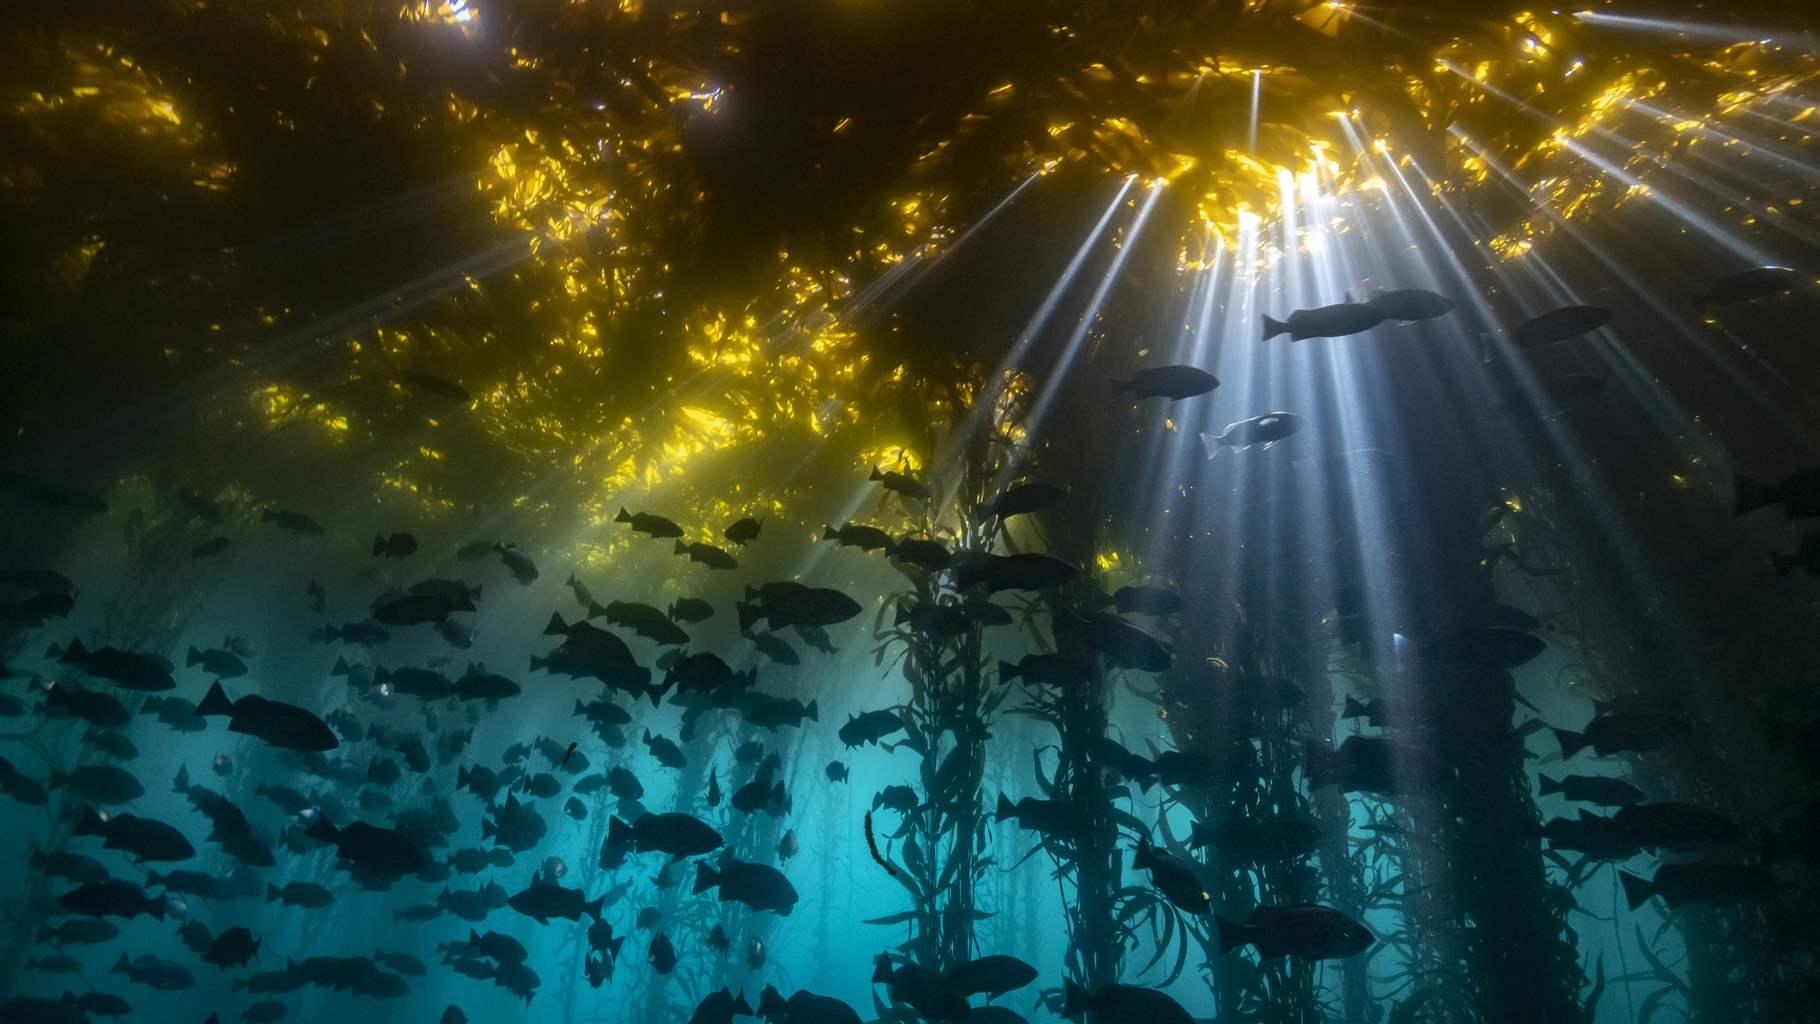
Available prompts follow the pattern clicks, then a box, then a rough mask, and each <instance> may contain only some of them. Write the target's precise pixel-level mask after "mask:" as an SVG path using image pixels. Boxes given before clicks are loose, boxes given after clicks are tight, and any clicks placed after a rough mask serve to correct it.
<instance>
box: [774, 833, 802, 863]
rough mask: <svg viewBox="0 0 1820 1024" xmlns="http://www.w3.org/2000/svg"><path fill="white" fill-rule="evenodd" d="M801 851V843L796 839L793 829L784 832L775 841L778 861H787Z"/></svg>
mask: <svg viewBox="0 0 1820 1024" xmlns="http://www.w3.org/2000/svg"><path fill="white" fill-rule="evenodd" d="M801 851H802V844H800V843H798V842H797V841H796V830H795V829H791V830H789V831H788V832H785V833H784V835H783V838H782V839H779V840H778V841H777V859H778V860H780V861H787V860H789V859H790V858H792V857H794V856H796V855H797V854H798V853H799V852H801Z"/></svg>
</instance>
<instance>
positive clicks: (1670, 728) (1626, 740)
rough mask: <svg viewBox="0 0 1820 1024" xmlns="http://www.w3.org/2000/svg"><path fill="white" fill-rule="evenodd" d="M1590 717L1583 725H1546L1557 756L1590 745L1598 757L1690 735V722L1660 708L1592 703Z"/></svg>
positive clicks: (1657, 745)
mask: <svg viewBox="0 0 1820 1024" xmlns="http://www.w3.org/2000/svg"><path fill="white" fill-rule="evenodd" d="M1594 708H1595V713H1594V717H1593V720H1592V721H1591V722H1589V723H1587V726H1586V728H1585V729H1583V730H1581V731H1580V732H1573V731H1571V730H1568V729H1550V730H1549V732H1551V733H1554V736H1555V742H1556V743H1558V744H1560V746H1561V757H1562V758H1564V759H1565V758H1570V757H1573V756H1574V755H1575V754H1578V753H1579V752H1580V751H1582V750H1584V749H1586V748H1588V747H1591V748H1592V751H1593V753H1595V754H1597V755H1599V756H1600V757H1609V756H1611V755H1612V754H1620V753H1647V752H1649V751H1652V750H1659V749H1661V748H1662V747H1665V746H1669V745H1671V744H1674V743H1677V742H1680V741H1682V740H1685V739H1687V738H1688V737H1690V736H1692V735H1693V732H1694V726H1693V723H1692V722H1689V721H1688V720H1687V719H1685V718H1682V717H1680V716H1678V715H1672V714H1668V713H1665V712H1660V711H1618V710H1615V709H1613V708H1611V707H1610V706H1608V705H1603V704H1599V703H1595V705H1594Z"/></svg>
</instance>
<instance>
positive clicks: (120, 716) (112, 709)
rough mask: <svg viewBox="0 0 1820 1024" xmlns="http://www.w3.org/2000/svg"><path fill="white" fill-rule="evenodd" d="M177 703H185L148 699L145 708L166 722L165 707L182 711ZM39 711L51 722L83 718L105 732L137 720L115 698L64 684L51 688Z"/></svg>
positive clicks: (174, 699)
mask: <svg viewBox="0 0 1820 1024" xmlns="http://www.w3.org/2000/svg"><path fill="white" fill-rule="evenodd" d="M153 701H158V702H159V704H158V705H153V703H152V702H153ZM176 701H181V698H176V697H163V698H161V697H157V696H152V697H148V698H146V702H145V704H143V705H141V706H142V707H144V708H147V709H148V710H149V709H151V708H153V707H154V706H156V707H157V708H159V709H160V711H158V712H155V713H157V714H158V717H159V720H160V721H163V720H164V715H163V714H162V708H163V707H165V706H167V705H168V706H170V707H172V708H173V709H182V705H181V704H178V703H173V702H176ZM186 703H187V702H186ZM39 708H40V710H41V711H42V712H43V714H44V715H45V717H47V718H80V719H82V720H83V721H85V722H87V723H88V724H90V725H94V726H99V727H101V728H103V729H114V728H118V727H120V726H123V725H126V724H127V723H128V722H130V721H132V720H133V716H132V713H131V712H129V711H127V709H126V705H124V704H122V703H120V702H119V701H118V700H116V699H115V698H114V697H113V696H112V695H111V694H107V693H102V692H101V691H99V690H85V689H83V688H82V687H80V686H75V685H73V684H66V683H60V682H56V683H52V684H50V686H49V687H48V688H47V689H46V690H45V691H44V703H43V704H41V705H40V706H39Z"/></svg>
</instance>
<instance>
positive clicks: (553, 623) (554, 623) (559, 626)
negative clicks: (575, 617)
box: [543, 612, 569, 636]
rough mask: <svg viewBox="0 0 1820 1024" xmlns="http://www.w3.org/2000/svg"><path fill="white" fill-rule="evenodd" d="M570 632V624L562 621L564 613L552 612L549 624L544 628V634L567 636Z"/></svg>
mask: <svg viewBox="0 0 1820 1024" xmlns="http://www.w3.org/2000/svg"><path fill="white" fill-rule="evenodd" d="M568 634H569V624H568V623H566V622H564V621H562V613H561V612H551V613H550V621H549V624H548V625H546V626H544V628H543V635H544V636H567V635H568Z"/></svg>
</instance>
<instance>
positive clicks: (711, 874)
mask: <svg viewBox="0 0 1820 1024" xmlns="http://www.w3.org/2000/svg"><path fill="white" fill-rule="evenodd" d="M719 884H720V872H718V871H716V870H714V865H712V864H697V865H696V866H695V888H694V889H692V890H690V891H691V892H694V893H704V892H707V891H708V890H709V889H712V888H714V887H715V886H717V885H719Z"/></svg>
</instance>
